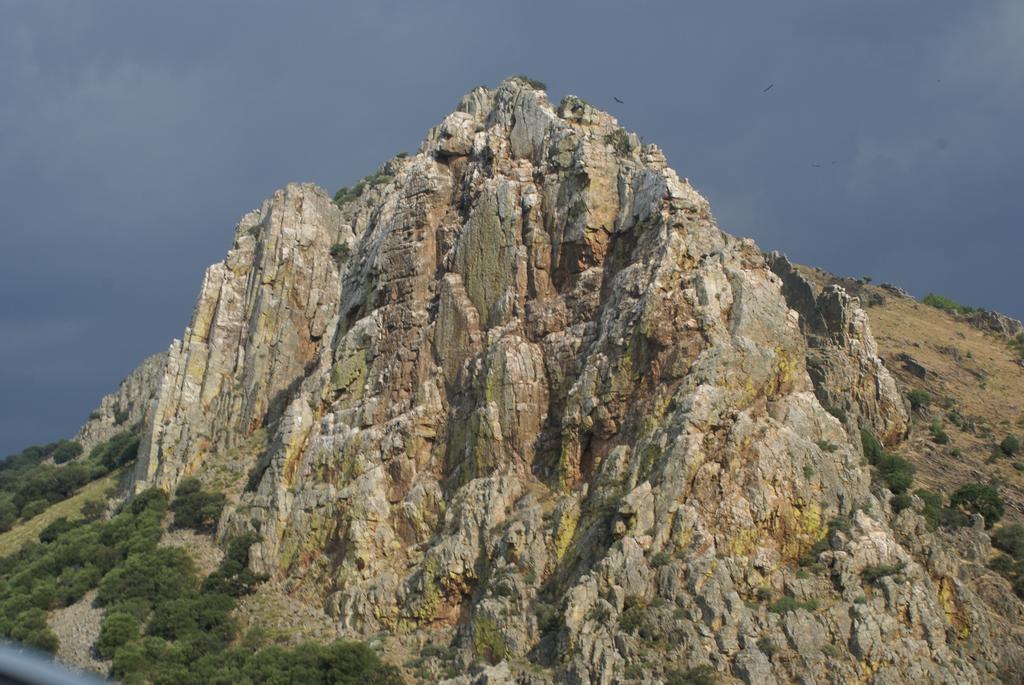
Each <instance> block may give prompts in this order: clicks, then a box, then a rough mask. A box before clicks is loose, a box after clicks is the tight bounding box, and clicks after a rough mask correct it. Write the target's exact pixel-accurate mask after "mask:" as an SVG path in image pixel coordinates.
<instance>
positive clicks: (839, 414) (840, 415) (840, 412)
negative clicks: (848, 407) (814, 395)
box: [825, 406, 850, 423]
mask: <svg viewBox="0 0 1024 685" xmlns="http://www.w3.org/2000/svg"><path fill="white" fill-rule="evenodd" d="M825 411H827V412H828V413H829V414H831V415H832V416H834V417H836V418H837V419H839V420H840V421H841V422H842V423H846V422H847V421H849V419H850V417H849V415H848V414H847V413H846V411H845V410H844V409H843V408H841V407H833V406H828V407H825Z"/></svg>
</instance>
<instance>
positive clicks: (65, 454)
mask: <svg viewBox="0 0 1024 685" xmlns="http://www.w3.org/2000/svg"><path fill="white" fill-rule="evenodd" d="M81 453H82V446H81V445H80V444H79V443H77V442H75V441H73V440H61V441H60V444H59V445H58V446H57V449H55V450H54V451H53V454H52V455H51V456H52V457H53V462H54V463H55V464H63V463H65V462H68V461H71V460H72V459H74V458H75V457H77V456H78V455H80V454H81Z"/></svg>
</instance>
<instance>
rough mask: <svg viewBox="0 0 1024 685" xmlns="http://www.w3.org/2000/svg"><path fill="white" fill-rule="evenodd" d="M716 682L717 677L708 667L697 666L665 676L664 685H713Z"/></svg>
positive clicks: (670, 672) (671, 672)
mask: <svg viewBox="0 0 1024 685" xmlns="http://www.w3.org/2000/svg"><path fill="white" fill-rule="evenodd" d="M717 682H718V675H717V674H716V673H715V670H714V669H713V668H711V667H710V666H697V667H696V668H690V669H687V670H685V671H669V672H668V673H666V674H665V685H715V683H717Z"/></svg>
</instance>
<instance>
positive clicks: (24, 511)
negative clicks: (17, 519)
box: [21, 499, 50, 521]
mask: <svg viewBox="0 0 1024 685" xmlns="http://www.w3.org/2000/svg"><path fill="white" fill-rule="evenodd" d="M49 507H50V502H49V501H47V500H45V499H34V500H32V501H31V502H27V503H26V504H25V506H23V507H22V508H21V518H23V519H25V520H26V521H28V520H29V519H33V518H35V517H36V516H39V515H40V514H42V513H43V512H44V511H46V510H47V509H48V508H49Z"/></svg>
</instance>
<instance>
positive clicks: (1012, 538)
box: [992, 523, 1024, 561]
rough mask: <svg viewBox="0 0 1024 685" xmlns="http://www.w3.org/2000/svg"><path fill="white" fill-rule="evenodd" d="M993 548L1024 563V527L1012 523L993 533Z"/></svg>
mask: <svg viewBox="0 0 1024 685" xmlns="http://www.w3.org/2000/svg"><path fill="white" fill-rule="evenodd" d="M992 546H993V547H995V548H996V549H1001V550H1003V551H1004V552H1006V553H1007V554H1009V555H1010V556H1012V557H1013V558H1014V559H1018V560H1021V561H1024V525H1022V524H1020V523H1011V524H1006V525H1003V526H1000V527H999V528H998V529H996V530H995V532H993V533H992Z"/></svg>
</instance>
